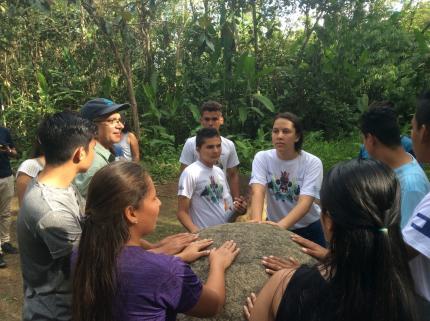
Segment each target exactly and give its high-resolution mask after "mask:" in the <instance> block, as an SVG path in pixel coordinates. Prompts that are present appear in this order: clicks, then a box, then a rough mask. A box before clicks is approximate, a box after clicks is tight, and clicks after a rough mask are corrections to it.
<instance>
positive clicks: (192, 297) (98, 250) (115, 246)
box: [72, 162, 239, 321]
mask: <svg viewBox="0 0 430 321" xmlns="http://www.w3.org/2000/svg"><path fill="white" fill-rule="evenodd" d="M160 205H161V202H160V200H159V199H158V197H157V194H156V191H155V187H154V184H153V182H152V180H151V177H150V176H149V175H148V174H147V173H146V172H145V171H144V170H143V169H142V168H141V166H140V165H138V164H136V163H132V162H115V163H112V164H110V165H108V166H106V167H104V168H102V169H101V170H99V171H98V172H97V173H96V174H95V175H94V177H93V178H92V181H91V183H90V186H89V190H88V197H87V204H86V215H87V219H86V221H85V224H84V227H83V231H82V236H81V241H80V244H79V250H78V257H77V262H76V266H75V269H74V275H75V277H74V281H73V303H72V317H73V320H76V321H77V320H79V321H94V320H97V321H102V320H103V321H107V320H109V321H110V320H112V321H113V320H117V321H128V320H130V321H132V320H133V321H134V320H160V321H161V320H175V319H176V314H177V313H179V312H180V313H185V314H187V315H191V316H197V317H207V316H213V315H215V314H216V313H217V312H218V311H219V310H220V309H221V308H222V306H223V305H224V301H225V279H224V274H225V270H226V269H227V268H228V267H229V266H230V265H231V263H232V262H233V260H234V259H235V257H236V255H237V254H238V253H239V249H238V248H236V244H235V243H234V242H233V241H227V242H225V243H224V244H223V245H222V246H221V247H219V248H217V249H214V250H211V251H207V250H204V249H205V248H207V247H208V246H209V245H210V244H211V243H212V242H211V240H201V241H197V242H194V243H192V244H191V245H189V246H188V247H186V248H185V249H184V250H183V251H182V252H181V253H179V254H178V255H177V256H170V255H164V254H158V253H155V252H151V250H150V251H147V250H145V249H144V248H143V247H142V241H141V238H142V237H143V236H145V235H147V234H149V233H151V232H152V231H153V230H154V228H155V225H156V221H157V217H158V213H159V209H160ZM204 255H209V262H210V269H209V276H208V280H207V282H206V284H203V285H202V283H201V281H200V280H199V279H198V277H197V276H196V275H195V274H194V272H193V271H192V270H191V268H190V267H189V265H188V264H187V263H185V262H191V261H194V260H196V259H198V258H199V257H201V256H204Z"/></svg>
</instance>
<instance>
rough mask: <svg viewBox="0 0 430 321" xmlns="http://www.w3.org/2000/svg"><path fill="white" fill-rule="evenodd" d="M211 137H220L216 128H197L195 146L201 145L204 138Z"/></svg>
mask: <svg viewBox="0 0 430 321" xmlns="http://www.w3.org/2000/svg"><path fill="white" fill-rule="evenodd" d="M212 137H221V136H220V134H219V132H218V130H216V129H215V128H202V129H200V130H198V131H197V135H196V147H197V148H200V147H202V145H203V144H204V143H205V141H206V139H208V138H212Z"/></svg>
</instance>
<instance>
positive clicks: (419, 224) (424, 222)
mask: <svg viewBox="0 0 430 321" xmlns="http://www.w3.org/2000/svg"><path fill="white" fill-rule="evenodd" d="M411 226H412V228H414V229H415V230H417V231H418V232H420V233H422V234H424V235H425V236H427V237H428V238H430V218H428V217H427V216H425V215H423V214H421V213H418V214H417V215H415V217H414V218H413V220H412V224H411Z"/></svg>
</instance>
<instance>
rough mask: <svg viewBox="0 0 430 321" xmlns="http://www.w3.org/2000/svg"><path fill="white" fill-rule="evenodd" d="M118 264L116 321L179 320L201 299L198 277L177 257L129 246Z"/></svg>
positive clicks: (119, 258)
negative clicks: (177, 317)
mask: <svg viewBox="0 0 430 321" xmlns="http://www.w3.org/2000/svg"><path fill="white" fill-rule="evenodd" d="M117 262H118V265H117V266H118V279H117V280H118V282H119V284H120V285H119V289H118V294H117V296H116V298H115V303H114V306H113V313H114V317H115V319H116V320H122V321H137V320H139V321H143V320H145V321H149V320H151V321H153V320H154V321H155V320H157V321H164V320H169V321H170V320H176V314H177V313H179V312H186V311H188V310H190V309H191V308H193V307H194V306H195V305H196V304H197V301H198V300H199V298H200V295H201V292H202V284H201V282H200V280H199V278H198V277H197V275H195V274H194V272H193V271H192V270H191V268H190V266H189V265H188V264H186V263H184V262H183V261H181V260H180V259H178V258H177V257H174V256H169V255H163V254H155V253H152V252H148V251H145V250H144V249H143V248H141V247H138V246H127V247H125V248H124V249H123V250H122V252H121V254H120V255H119V257H118V261H117Z"/></svg>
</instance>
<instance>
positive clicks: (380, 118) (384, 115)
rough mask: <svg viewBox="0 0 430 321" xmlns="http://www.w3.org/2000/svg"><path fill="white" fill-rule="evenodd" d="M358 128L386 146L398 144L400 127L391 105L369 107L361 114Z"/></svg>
mask: <svg viewBox="0 0 430 321" xmlns="http://www.w3.org/2000/svg"><path fill="white" fill-rule="evenodd" d="M360 130H361V132H362V133H363V135H365V136H366V135H368V134H371V135H373V136H375V137H376V138H377V139H378V140H379V141H380V142H381V143H382V144H384V145H385V146H387V147H397V146H400V144H401V143H400V127H399V124H398V123H397V115H396V112H395V111H394V109H393V108H392V107H378V108H371V109H369V110H368V111H367V112H365V113H364V114H363V115H362V116H361V120H360Z"/></svg>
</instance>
